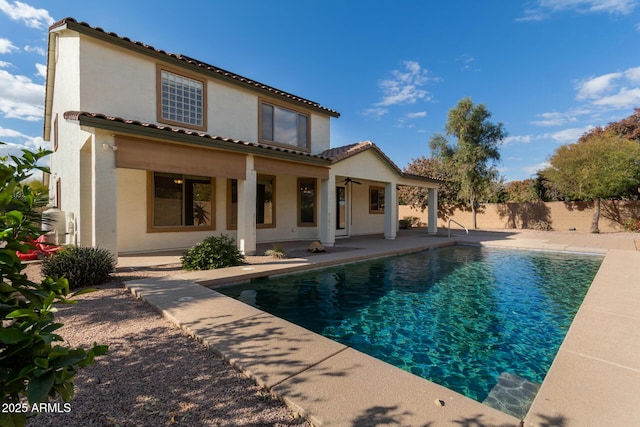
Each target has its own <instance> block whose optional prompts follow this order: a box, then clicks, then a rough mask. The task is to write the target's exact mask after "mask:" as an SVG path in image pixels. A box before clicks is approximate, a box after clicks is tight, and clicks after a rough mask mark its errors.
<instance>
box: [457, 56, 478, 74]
mask: <svg viewBox="0 0 640 427" xmlns="http://www.w3.org/2000/svg"><path fill="white" fill-rule="evenodd" d="M456 61H457V62H461V63H462V71H465V70H468V69H470V68H471V64H472V63H473V61H475V58H474V57H472V56H471V55H469V54H467V53H464V54H462V55H460V56H459V57H458V58H457V59H456Z"/></svg>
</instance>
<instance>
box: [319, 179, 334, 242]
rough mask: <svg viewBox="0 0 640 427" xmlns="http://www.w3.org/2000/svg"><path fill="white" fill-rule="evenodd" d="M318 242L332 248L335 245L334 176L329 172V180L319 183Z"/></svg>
mask: <svg viewBox="0 0 640 427" xmlns="http://www.w3.org/2000/svg"><path fill="white" fill-rule="evenodd" d="M318 209H319V215H318V217H319V218H318V220H319V221H320V223H319V225H320V242H321V243H322V245H323V246H327V247H332V246H334V245H335V243H336V176H335V174H334V173H333V172H329V179H323V180H321V181H320V206H319V207H318Z"/></svg>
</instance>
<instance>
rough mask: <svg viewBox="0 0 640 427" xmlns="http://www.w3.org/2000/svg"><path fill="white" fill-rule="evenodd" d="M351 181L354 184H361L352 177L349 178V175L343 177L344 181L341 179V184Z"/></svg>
mask: <svg viewBox="0 0 640 427" xmlns="http://www.w3.org/2000/svg"><path fill="white" fill-rule="evenodd" d="M351 182H353V183H354V184H358V185H360V184H362V183H361V182H358V181H356V180H354V179H353V178H349V177H346V178H345V179H344V181H342V183H343V184H349V183H351Z"/></svg>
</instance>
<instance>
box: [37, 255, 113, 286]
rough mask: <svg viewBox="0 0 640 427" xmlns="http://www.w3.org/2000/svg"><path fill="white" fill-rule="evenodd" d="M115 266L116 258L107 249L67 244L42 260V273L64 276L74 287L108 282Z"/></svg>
mask: <svg viewBox="0 0 640 427" xmlns="http://www.w3.org/2000/svg"><path fill="white" fill-rule="evenodd" d="M115 267H116V258H115V256H114V255H113V254H112V253H111V252H109V251H108V250H107V249H103V248H88V247H80V246H66V247H64V248H62V250H60V251H59V252H56V253H54V254H53V255H51V257H49V258H47V259H45V260H44V261H43V262H42V274H43V275H44V276H47V277H64V278H66V279H67V280H68V281H69V287H70V288H72V289H74V288H81V287H84V286H98V285H102V284H103V283H106V282H107V281H109V279H110V276H111V273H113V271H114V270H115Z"/></svg>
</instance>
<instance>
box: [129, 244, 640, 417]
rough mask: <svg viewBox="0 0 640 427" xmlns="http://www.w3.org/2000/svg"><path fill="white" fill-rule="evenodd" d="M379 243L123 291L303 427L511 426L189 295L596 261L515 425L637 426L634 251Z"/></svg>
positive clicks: (363, 360)
mask: <svg viewBox="0 0 640 427" xmlns="http://www.w3.org/2000/svg"><path fill="white" fill-rule="evenodd" d="M485 237H486V236H485ZM416 242H417V243H416ZM385 243H386V244H384V245H379V244H371V245H369V247H367V248H363V249H362V250H358V251H353V252H352V253H351V254H350V255H348V254H345V253H339V254H327V255H323V256H318V257H313V258H312V257H310V258H309V259H295V260H287V261H286V263H273V264H269V265H256V266H253V267H252V268H254V269H253V270H241V269H240V267H235V269H236V270H235V271H225V272H223V271H222V270H214V271H210V272H194V273H185V274H180V275H174V276H166V277H162V278H147V279H142V280H135V281H131V282H127V283H126V287H127V288H128V289H129V290H130V291H131V292H132V293H134V294H135V295H136V296H138V297H140V298H142V299H144V300H145V301H147V302H148V303H149V304H150V305H151V306H153V307H154V308H155V309H156V310H158V311H159V312H161V313H162V314H163V315H164V316H165V317H167V318H168V319H169V320H171V321H172V322H174V323H175V324H176V325H178V326H180V327H181V328H182V329H184V330H185V331H186V332H187V333H189V334H190V335H192V336H194V337H195V338H197V339H198V340H200V341H202V342H203V343H205V345H207V346H209V347H210V348H211V349H212V350H213V351H215V352H216V353H217V354H219V355H220V356H221V357H223V358H224V359H225V360H227V361H228V362H229V363H230V364H231V365H232V366H234V367H236V368H237V369H239V370H241V371H243V372H244V373H245V374H247V375H248V376H249V377H251V378H253V379H254V380H255V381H257V382H258V383H259V384H260V385H262V386H264V387H266V388H268V389H269V390H270V391H271V392H272V393H274V394H275V395H276V396H277V397H278V398H279V399H281V400H283V401H284V402H285V403H286V404H287V405H288V406H289V407H291V408H292V409H293V410H295V411H297V412H299V413H300V414H302V415H303V416H305V417H306V418H307V419H309V420H310V421H311V422H312V423H313V424H314V425H318V426H321V425H381V424H398V425H425V424H426V423H430V424H429V425H452V424H463V425H465V423H467V424H469V423H476V424H479V425H495V426H498V425H500V426H506V425H514V426H517V425H521V420H519V419H517V418H515V417H512V416H510V415H507V414H504V413H502V412H499V411H497V410H494V409H492V408H490V407H488V406H486V405H483V404H481V403H478V402H476V401H474V400H472V399H469V398H467V397H465V396H462V395H460V394H458V393H456V392H453V391H451V390H448V389H446V388H444V387H442V386H439V385H437V384H434V383H431V382H429V381H427V380H424V379H422V378H419V377H417V376H414V375H412V374H410V373H407V372H405V371H403V370H401V369H399V368H396V367H393V366H391V365H388V364H386V363H385V362H382V361H379V360H377V359H374V358H372V357H370V356H367V355H365V354H363V353H360V352H358V351H356V350H353V349H351V348H348V347H346V346H344V345H342V344H339V343H335V342H333V341H331V340H328V339H327V338H325V337H322V336H320V335H317V334H314V333H312V332H310V331H308V330H306V329H304V328H302V327H300V326H297V325H294V324H292V323H290V322H287V321H285V320H282V319H279V318H277V317H275V316H271V315H269V314H266V313H264V312H262V311H260V310H258V309H255V308H253V307H250V306H248V305H245V304H244V303H241V302H239V301H236V300H234V299H232V298H228V297H226V296H224V295H222V294H220V293H218V292H216V291H215V290H212V289H208V288H205V287H203V286H201V285H200V284H206V285H208V286H211V285H215V284H220V283H229V282H231V281H233V282H238V281H242V280H248V279H250V278H252V277H260V276H261V275H262V276H264V275H271V274H285V273H289V272H292V271H300V270H303V269H310V268H322V267H325V266H327V265H333V264H341V263H346V262H356V261H359V260H364V259H370V258H374V257H381V256H389V255H395V254H399V253H406V252H415V251H418V250H425V249H430V248H433V247H441V246H448V245H452V244H479V245H483V246H499V247H511V248H518V249H542V250H554V251H557V250H561V251H570V252H583V253H599V254H604V255H605V259H604V261H603V264H602V266H601V268H600V270H599V271H598V274H597V275H596V278H595V279H594V282H593V284H592V285H591V288H590V290H589V292H588V293H587V297H585V300H584V302H583V304H582V306H581V308H580V310H579V311H578V314H577V315H576V318H575V319H574V322H573V324H572V326H571V328H570V330H569V333H568V334H567V337H566V338H565V341H564V342H563V344H562V346H561V348H560V351H559V353H558V355H557V356H556V359H555V360H554V362H553V365H552V367H551V369H550V371H549V373H548V375H547V377H546V378H545V381H544V382H543V384H542V387H541V388H540V391H539V393H538V395H537V397H536V399H535V400H534V402H533V405H532V407H531V410H530V411H529V413H528V415H527V416H526V417H525V419H524V424H525V425H531V426H533V425H544V424H547V425H562V426H572V425H631V424H633V423H634V421H635V422H637V421H638V420H639V419H640V410H639V409H637V408H636V407H637V406H638V405H637V401H636V399H634V397H635V394H636V393H637V390H640V360H639V358H638V357H637V356H635V355H636V354H640V352H639V351H638V350H639V348H638V347H639V346H640V339H636V338H640V337H639V335H638V332H637V331H640V328H639V327H638V326H640V316H638V315H637V314H636V313H635V312H634V311H633V305H634V304H633V303H634V302H636V301H637V300H638V298H639V297H640V292H639V291H638V289H637V288H638V286H637V285H635V286H634V283H633V282H634V281H633V278H634V277H640V272H639V271H638V268H639V266H640V252H637V251H630V250H628V248H625V249H627V250H620V249H611V248H603V247H597V246H596V245H593V246H591V244H590V246H576V245H572V244H562V243H558V242H553V241H551V242H550V241H548V240H544V239H533V240H532V239H517V238H516V239H499V238H498V239H493V238H491V239H482V238H477V237H476V238H471V237H467V236H464V237H455V238H452V239H442V238H439V239H428V241H424V242H422V241H420V240H417V241H412V242H408V241H404V242H402V241H401V239H398V240H396V241H392V242H388V241H387V242H385ZM389 243H391V244H389ZM245 268H246V267H245ZM224 270H231V269H224ZM611 325H614V326H615V331H613V332H612V331H611V330H610V327H611ZM628 337H631V338H633V340H632V342H630V343H629V342H628V340H627V342H625V344H627V343H628V344H630V345H626V346H624V349H623V350H621V349H620V346H616V345H615V342H618V340H624V339H627V338H628ZM598 373H602V374H601V375H597V374H598ZM605 374H606V375H605ZM611 378H614V379H615V381H611ZM603 393H604V394H603Z"/></svg>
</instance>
